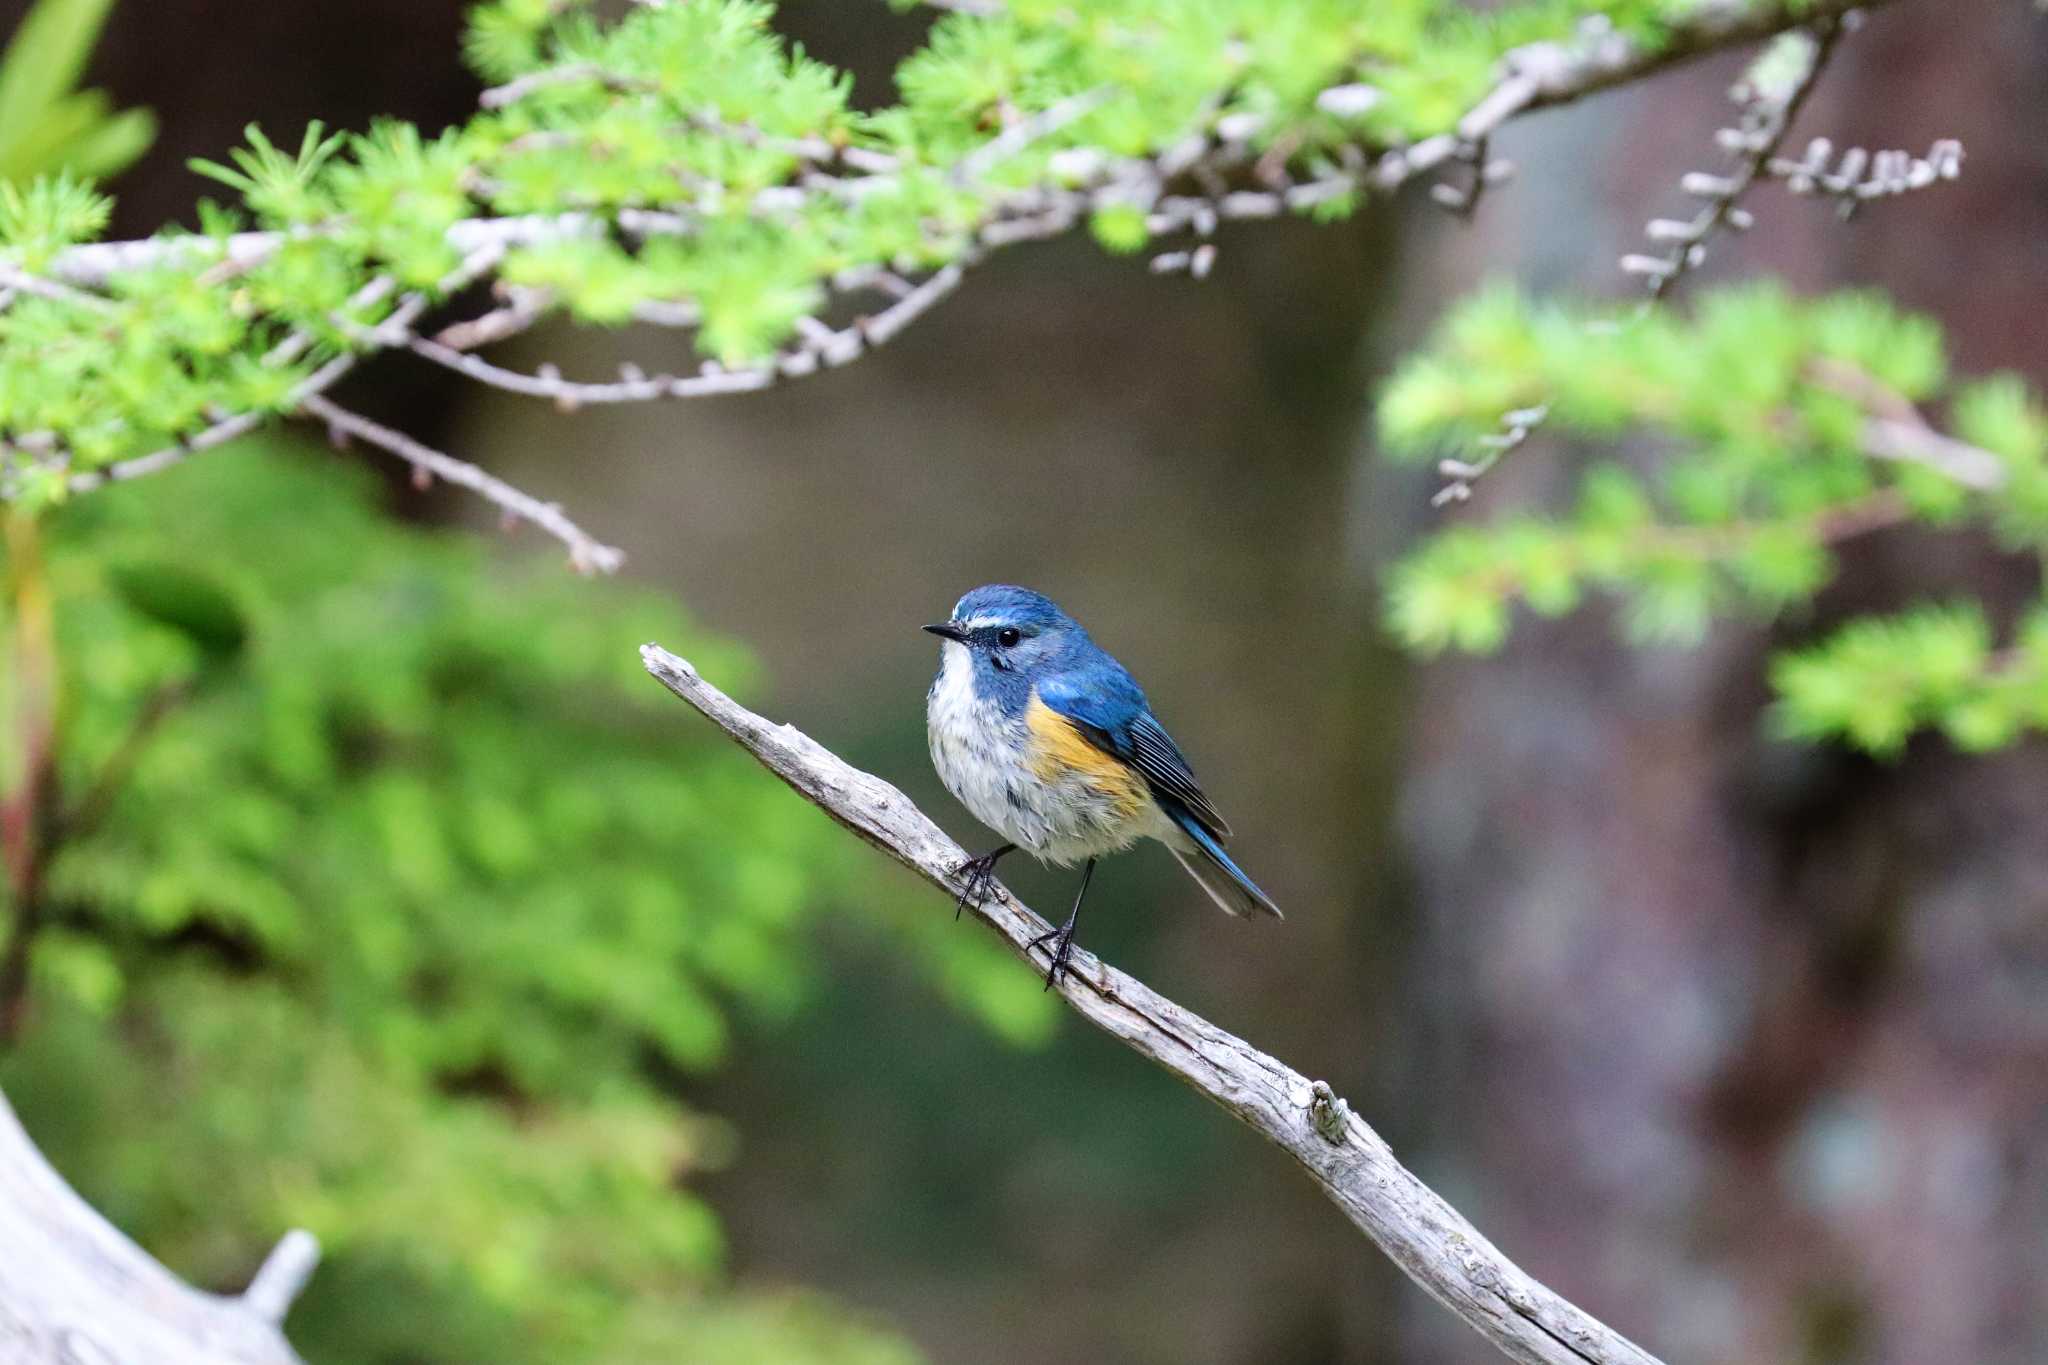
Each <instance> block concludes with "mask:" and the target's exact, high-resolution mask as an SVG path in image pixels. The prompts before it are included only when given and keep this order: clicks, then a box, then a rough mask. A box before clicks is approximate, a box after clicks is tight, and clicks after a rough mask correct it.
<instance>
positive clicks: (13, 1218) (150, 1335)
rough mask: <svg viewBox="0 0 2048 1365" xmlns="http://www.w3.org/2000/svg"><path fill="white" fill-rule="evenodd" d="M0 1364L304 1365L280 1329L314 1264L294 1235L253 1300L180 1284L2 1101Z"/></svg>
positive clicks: (313, 1246) (315, 1246)
mask: <svg viewBox="0 0 2048 1365" xmlns="http://www.w3.org/2000/svg"><path fill="white" fill-rule="evenodd" d="M0 1208H4V1209H6V1210H7V1230H6V1234H5V1235H4V1236H0V1360H4V1361H6V1362H9V1365H14V1362H20V1363H21V1365H31V1363H33V1365H43V1362H46V1361H121V1362H135V1365H141V1363H142V1362H147V1363H148V1365H300V1361H299V1357H298V1355H297V1354H296V1353H294V1352H293V1350H292V1348H291V1346H290V1345H289V1344H287V1343H286V1341H285V1339H284V1336H283V1334H282V1333H280V1332H279V1331H278V1329H277V1323H278V1320H279V1319H280V1318H281V1317H283V1315H284V1310H285V1309H286V1307H288V1306H289V1304H290V1302H291V1299H292V1297H293V1295H294V1294H296V1292H297V1290H298V1288H299V1286H301V1285H303V1284H304V1283H305V1278H306V1276H307V1275H308V1274H310V1273H311V1272H312V1268H313V1264H314V1262H315V1261H317V1260H318V1259H319V1254H320V1252H319V1243H317V1242H315V1241H314V1240H313V1238H312V1235H311V1234H309V1233H305V1232H292V1233H289V1234H287V1235H286V1237H285V1239H284V1240H283V1241H281V1242H279V1243H278V1246H277V1250H276V1251H274V1252H272V1253H271V1255H270V1258H269V1259H268V1260H266V1261H265V1262H264V1266H263V1269H262V1270H261V1271H259V1272H258V1273H257V1276H256V1280H255V1282H254V1283H252V1284H251V1285H250V1287H249V1293H248V1294H246V1295H244V1296H242V1297H240V1298H224V1297H221V1296H219V1295H215V1294H206V1293H202V1292H200V1291H199V1290H196V1289H193V1288H192V1287H191V1286H189V1285H187V1284H185V1283H184V1282H183V1281H181V1280H179V1279H178V1277H177V1276H175V1275H173V1274H171V1272H170V1271H168V1270H166V1269H164V1268H163V1267H162V1266H161V1265H159V1264H157V1262H156V1261H155V1260H153V1259H152V1258H151V1257H150V1255H149V1253H148V1252H146V1251H144V1250H142V1248H140V1247H138V1246H136V1245H135V1243H133V1242H131V1241H129V1240H128V1239H127V1238H126V1237H124V1236H122V1235H121V1233H120V1232H119V1230H117V1229H116V1228H115V1227H114V1225H113V1224H111V1223H109V1222H107V1220H106V1219H104V1218H102V1217H100V1215H99V1214H98V1213H96V1212H94V1210H93V1209H92V1207H91V1206H90V1205H88V1204H87V1203H86V1202H85V1201H84V1200H83V1199H80V1198H79V1197H78V1194H77V1192H76V1191H74V1190H73V1189H72V1188H71V1187H70V1186H69V1185H67V1184H65V1183H64V1179H63V1177H62V1176H60V1175H58V1174H57V1172H56V1171H54V1170H53V1169H51V1167H50V1164H49V1163H48V1162H47V1161H45V1160H43V1156H42V1153H40V1152H38V1151H37V1150H36V1148H35V1144H34V1143H32V1142H31V1141H29V1137H28V1134H27V1133H26V1132H25V1131H23V1129H22V1126H21V1123H20V1121H19V1120H18V1119H16V1118H15V1116H14V1110H13V1109H12V1108H10V1107H9V1106H8V1104H7V1101H6V1099H5V1097H4V1096H0Z"/></svg>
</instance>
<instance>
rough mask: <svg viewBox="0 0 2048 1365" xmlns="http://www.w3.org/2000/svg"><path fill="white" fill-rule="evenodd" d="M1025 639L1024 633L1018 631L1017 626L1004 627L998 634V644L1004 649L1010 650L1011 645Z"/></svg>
mask: <svg viewBox="0 0 2048 1365" xmlns="http://www.w3.org/2000/svg"><path fill="white" fill-rule="evenodd" d="M1023 638H1024V632H1022V631H1020V630H1018V629H1017V628H1016V627H1015V626H1004V627H1003V628H1002V629H1001V630H999V631H997V632H996V643H997V644H999V645H1001V646H1002V647H1003V648H1004V649H1008V648H1009V647H1010V646H1011V645H1014V644H1016V643H1017V642H1018V641H1019V640H1021V639H1023Z"/></svg>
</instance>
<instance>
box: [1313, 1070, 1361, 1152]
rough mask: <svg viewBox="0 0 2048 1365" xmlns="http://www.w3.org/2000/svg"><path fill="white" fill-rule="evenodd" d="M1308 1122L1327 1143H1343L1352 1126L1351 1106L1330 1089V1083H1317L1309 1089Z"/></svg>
mask: <svg viewBox="0 0 2048 1365" xmlns="http://www.w3.org/2000/svg"><path fill="white" fill-rule="evenodd" d="M1308 1094H1309V1099H1308V1121H1309V1123H1310V1124H1312V1125H1313V1126H1314V1127H1315V1130H1316V1132H1318V1133H1320V1134H1321V1135H1322V1137H1323V1139H1324V1140H1325V1141H1327V1142H1336V1143H1342V1142H1343V1141H1344V1139H1345V1137H1346V1135H1347V1133H1348V1131H1349V1129H1350V1126H1351V1106H1350V1105H1349V1104H1347V1103H1346V1102H1345V1100H1344V1097H1343V1096H1342V1095H1339V1094H1338V1093H1337V1092H1336V1091H1334V1090H1332V1089H1330V1083H1329V1082H1328V1081H1315V1082H1313V1083H1312V1084H1310V1086H1309V1088H1308Z"/></svg>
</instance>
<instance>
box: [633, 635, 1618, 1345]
mask: <svg viewBox="0 0 2048 1365" xmlns="http://www.w3.org/2000/svg"><path fill="white" fill-rule="evenodd" d="M640 656H641V658H642V660H643V661H644V662H645V663H646V665H647V670H648V672H650V673H652V674H653V675H654V676H655V678H656V679H658V680H659V681H660V682H661V683H662V685H663V686H665V687H667V688H668V689H669V690H670V691H671V692H673V693H675V694H676V695H677V696H678V697H681V698H682V699H683V700H684V701H686V702H688V703H690V705H692V706H694V707H695V708H696V709H697V710H698V711H699V712H701V713H702V714H703V715H704V716H705V717H706V718H707V719H709V720H710V721H711V722H712V723H713V724H715V725H717V726H718V727H719V728H720V729H721V730H723V731H725V733H726V734H728V735H730V736H731V737H732V738H733V739H735V740H737V741H738V742H739V743H740V744H741V745H742V746H743V747H744V748H746V749H747V750H748V751H749V752H750V753H752V754H753V755H754V757H755V758H757V759H759V760H760V761H761V763H762V764H763V765H764V766H765V767H767V768H768V770H769V771H770V772H773V773H774V774H775V775H776V776H778V777H780V778H781V779H782V780H783V781H785V782H787V783H788V784H789V785H790V786H792V787H794V788H795V789H796V790H797V792H798V793H799V794H800V795H802V796H803V797H804V798H805V799H806V800H808V801H810V802H811V803H812V804H814V805H816V806H818V807H819V808H820V809H821V810H823V811H824V812H825V813H826V814H827V815H830V816H831V817H832V818H833V819H835V820H837V821H838V822H839V823H840V824H842V825H845V826H846V827H847V828H848V829H850V830H852V831H853V832H854V834H856V835H857V836H859V837H860V838H862V839H864V840H866V841H867V842H868V843H870V844H873V845H874V846H875V847H876V848H878V849H880V850H882V851H883V852H884V853H887V854H888V855H889V856H890V857H892V858H894V859H896V861H898V862H900V863H902V864H903V865H904V866H905V867H908V868H910V869H911V870H912V871H913V872H916V873H918V874H919V875H920V876H922V877H923V878H924V879H925V880H926V881H928V882H930V883H931V884H932V885H933V886H935V887H937V888H939V889H940V890H941V891H942V892H944V893H945V899H946V900H948V901H950V900H952V899H954V898H955V897H956V896H958V895H959V893H960V892H961V890H962V887H961V884H960V875H959V869H960V867H961V865H962V864H963V863H964V862H965V861H966V857H967V854H966V851H965V850H964V849H962V848H961V847H960V846H959V845H958V844H956V843H954V842H953V841H952V840H951V839H950V838H948V837H946V834H945V833H944V831H942V830H940V829H939V827H938V826H937V825H934V824H933V823H932V822H931V821H930V820H929V819H928V818H926V816H925V815H924V813H923V812H922V811H920V810H919V809H918V808H917V807H916V806H915V805H913V804H912V803H911V801H910V800H909V798H908V797H906V796H904V795H903V793H902V792H900V791H898V790H896V788H894V787H892V786H890V785H889V784H888V783H886V782H884V781H883V780H882V779H880V778H878V777H876V776H874V775H873V774H870V773H865V772H862V771H860V770H859V769H857V768H854V767H852V766H851V765H849V764H848V763H846V762H845V761H844V760H842V759H840V758H839V757H838V756H837V755H835V754H833V753H832V752H831V751H829V750H827V749H826V748H824V747H823V746H822V745H820V744H818V743H817V742H816V741H815V740H813V739H811V738H810V737H808V736H806V735H804V734H803V733H801V732H800V731H798V730H796V729H795V728H794V727H792V726H788V725H775V724H772V723H770V722H769V721H767V720H765V719H763V718H762V717H760V716H758V715H755V714H754V713H753V712H752V711H749V710H747V709H746V708H745V707H743V706H741V705H739V704H738V703H737V702H735V701H733V700H732V699H731V698H730V697H728V696H726V695H725V694H724V693H723V692H720V691H719V690H718V689H717V688H716V687H713V686H712V685H711V684H710V683H708V682H706V681H705V680H704V679H703V678H702V677H700V676H699V675H698V674H697V672H696V670H695V669H693V668H691V667H690V665H689V664H688V663H686V662H685V661H683V660H682V659H679V658H677V657H676V656H675V655H673V654H671V653H669V652H668V651H667V650H665V649H662V648H661V647H660V646H659V645H651V644H650V645H646V646H644V647H643V648H642V649H641V651H640ZM934 904H935V905H936V904H938V902H937V901H935V902H934ZM976 913H977V914H978V915H979V916H980V917H981V918H982V920H983V921H985V922H986V923H987V924H988V925H989V926H990V927H992V928H993V929H995V930H996V932H997V933H999V934H1001V935H1002V936H1003V938H1004V939H1005V940H1006V941H1007V942H1008V943H1009V945H1010V947H1011V949H1012V950H1013V951H1015V952H1016V953H1017V954H1018V955H1019V956H1020V957H1023V956H1025V945H1026V944H1027V943H1029V942H1030V941H1031V940H1032V938H1033V937H1034V936H1035V935H1037V934H1039V933H1041V932H1042V931H1043V930H1044V929H1045V927H1046V926H1045V922H1044V921H1043V920H1041V919H1039V917H1038V916H1037V915H1035V914H1033V913H1032V912H1031V911H1030V910H1029V909H1028V908H1026V907H1025V906H1024V905H1023V904H1021V903H1020V902H1019V901H1017V900H1016V899H1015V898H1014V897H1012V896H1011V895H1010V894H1009V892H1008V891H1006V890H1004V889H1003V888H1001V887H1000V886H998V887H997V888H995V889H994V891H992V892H991V893H990V896H989V898H988V900H987V901H986V902H985V903H984V904H982V905H980V906H978V907H976ZM1058 989H1059V992H1060V994H1061V995H1062V996H1064V997H1065V998H1066V1001H1067V1003H1068V1004H1070V1005H1072V1006H1073V1008H1074V1009H1075V1011H1076V1012H1077V1013H1079V1014H1080V1015H1081V1016H1082V1017H1083V1018H1084V1019H1086V1020H1087V1021H1088V1022H1089V1023H1091V1024H1093V1025H1095V1026H1096V1027H1097V1028H1099V1029H1101V1030H1103V1031H1104V1032H1105V1033H1107V1034H1109V1035H1110V1036H1111V1037H1113V1038H1116V1039H1117V1040H1118V1041H1120V1042H1122V1043H1123V1044H1125V1045H1126V1046H1127V1047H1129V1048H1131V1049H1132V1050H1133V1051H1134V1052H1137V1053H1138V1054H1139V1055H1140V1056H1143V1057H1146V1058H1148V1059H1150V1060H1151V1061H1153V1062H1155V1063H1157V1064H1158V1065H1160V1066H1162V1067H1164V1068H1165V1069H1166V1070H1167V1071H1169V1072H1171V1073H1172V1074H1173V1075H1175V1076H1177V1077H1179V1078H1180V1079H1181V1080H1183V1081H1185V1082H1186V1083H1187V1084H1188V1085H1190V1086H1192V1087H1193V1088H1194V1089H1195V1090H1197V1091H1198V1092H1200V1093H1201V1094H1203V1095H1206V1096H1207V1097H1208V1098H1209V1099H1211V1100H1213V1101H1215V1102H1216V1103H1217V1104H1218V1105H1220V1106H1221V1107H1222V1108H1223V1109H1224V1110H1226V1111H1227V1112H1229V1113H1230V1114H1232V1115H1233V1116H1235V1117H1236V1118H1237V1119H1239V1120H1240V1121H1242V1122H1243V1123H1244V1124H1246V1125H1247V1126H1248V1127H1250V1128H1251V1129H1252V1130H1253V1131H1254V1132H1256V1133H1258V1134H1260V1135H1261V1136H1262V1137H1264V1138H1266V1139H1267V1140H1268V1141H1270V1142H1272V1143H1273V1144H1274V1145H1275V1146H1277V1147H1279V1148H1280V1149H1281V1150H1282V1151H1284V1152H1286V1153H1287V1154H1288V1155H1289V1156H1291V1157H1292V1158H1294V1160H1295V1161H1296V1162H1297V1163H1299V1164H1300V1165H1301V1167H1302V1169H1303V1170H1305V1171H1306V1172H1307V1173H1308V1175H1309V1178H1310V1179H1312V1180H1314V1181H1315V1182H1316V1184H1317V1185H1318V1186H1320V1187H1321V1188H1322V1190H1323V1192H1324V1193H1325V1194H1326V1195H1328V1196H1329V1198H1330V1199H1331V1201H1332V1202H1334V1203H1335V1204H1336V1205H1337V1206H1338V1208H1339V1209H1341V1210H1342V1211H1343V1212H1344V1215H1345V1216H1346V1217H1347V1218H1349V1219H1350V1220H1351V1221H1352V1222H1353V1223H1354V1224H1356V1225H1357V1226H1358V1227H1359V1228H1360V1229H1361V1230H1362V1231H1363V1232H1364V1233H1365V1234H1366V1235H1367V1236H1368V1237H1370V1238H1371V1239H1372V1240H1373V1242H1374V1243H1375V1244H1376V1245H1378V1246H1379V1248H1380V1249H1381V1250H1382V1251H1384V1252H1386V1253H1387V1255H1388V1256H1390V1257H1392V1258H1393V1260H1394V1262H1395V1264H1397V1265H1399V1266H1400V1267H1401V1269H1402V1270H1403V1271H1404V1272H1406V1273H1407V1274H1408V1276H1409V1277H1410V1278H1412V1279H1413V1280H1415V1282H1416V1283H1418V1284H1420V1285H1421V1286H1422V1287H1423V1288H1424V1289H1426V1290H1427V1291H1429V1293H1430V1294H1431V1295H1433V1296H1434V1297H1435V1298H1436V1299H1437V1300H1438V1301H1439V1302H1441V1303H1443V1304H1444V1305H1445V1306H1446V1307H1447V1308H1449V1309H1450V1310H1451V1311H1452V1312H1454V1313H1456V1314H1457V1315H1458V1316H1459V1317H1461V1318H1463V1319H1464V1320H1465V1321H1466V1322H1467V1323H1468V1324H1470V1325H1471V1326H1472V1327H1473V1329H1474V1330H1476V1331H1478V1332H1479V1333H1480V1334H1481V1335H1482V1336H1484V1337H1485V1338H1486V1339H1487V1340H1488V1341H1490V1342H1491V1343H1493V1345H1494V1346H1495V1347H1497V1348H1498V1349H1499V1350H1500V1351H1502V1352H1503V1353H1505V1354H1506V1355H1507V1356H1508V1357H1509V1358H1511V1359H1514V1360H1517V1361H1522V1362H1525V1363H1526V1365H1592V1363H1593V1362H1599V1363H1600V1365H1656V1361H1655V1359H1654V1357H1652V1356H1650V1355H1649V1354H1648V1353H1646V1352H1645V1351H1643V1350H1642V1349H1641V1348H1640V1347H1638V1346H1636V1345H1635V1344H1634V1343H1633V1342H1631V1341H1629V1340H1628V1339H1627V1338H1625V1337H1623V1336H1622V1335H1621V1334H1620V1333H1618V1332H1616V1331H1614V1330H1613V1329H1612V1328H1610V1327H1608V1326H1606V1325H1605V1324H1604V1323H1601V1322H1599V1321H1598V1320H1596V1319H1594V1318H1593V1317H1591V1316H1590V1315H1588V1314H1587V1313H1585V1312H1584V1311H1583V1310H1581V1309H1579V1308H1577V1307H1575V1306H1574V1305H1572V1304H1570V1303H1568V1302H1566V1301H1565V1300H1564V1299H1562V1298H1560V1297H1558V1296H1557V1295H1556V1294H1554V1293H1552V1292H1551V1291H1550V1290H1548V1289H1546V1288H1544V1286H1543V1285H1541V1284H1539V1283H1537V1282H1536V1281H1535V1280H1534V1279H1531V1278H1530V1277H1529V1276H1528V1275H1527V1274H1526V1273H1524V1272H1523V1271H1522V1270H1521V1269H1520V1268H1519V1267H1518V1266H1516V1265H1515V1264H1514V1263H1513V1262H1512V1261H1510V1260H1508V1259H1507V1257H1505V1256H1503V1255H1502V1254H1501V1253H1500V1252H1499V1251H1498V1250H1497V1249H1495V1247H1494V1246H1493V1244H1492V1243H1490V1242H1488V1241H1487V1240H1486V1238H1485V1237H1483V1236H1481V1235H1480V1233H1479V1231H1478V1229H1476V1228H1474V1227H1473V1226H1472V1225H1471V1224H1470V1223H1468V1222H1466V1221H1465V1219H1464V1218H1463V1217H1462V1216H1461V1215H1460V1214H1459V1213H1458V1212H1457V1210H1455V1209H1453V1208H1452V1207H1451V1206H1450V1205H1448V1204H1446V1203H1445V1202H1444V1201H1443V1200H1442V1199H1441V1198H1439V1197H1438V1196H1437V1195H1436V1193H1435V1192H1434V1191H1432V1190H1431V1189H1430V1188H1429V1187H1428V1186H1426V1185H1424V1184H1423V1183H1422V1182H1421V1181H1420V1180H1418V1179H1416V1177H1415V1176H1414V1174H1413V1173H1412V1172H1410V1171H1409V1170H1408V1169H1407V1168H1406V1167H1405V1166H1403V1165H1402V1164H1401V1163H1400V1162H1399V1161H1398V1160H1396V1159H1395V1157H1394V1154H1393V1152H1392V1150H1391V1149H1390V1148H1388V1146H1387V1144H1386V1142H1385V1141H1384V1140H1383V1139H1381V1137H1380V1136H1379V1135H1378V1134H1377V1133H1375V1132H1374V1131H1373V1130H1372V1128H1371V1127H1370V1126H1369V1125H1367V1124H1366V1123H1365V1121H1364V1120H1363V1119H1360V1118H1359V1117H1358V1116H1357V1115H1356V1114H1354V1113H1351V1112H1350V1109H1349V1106H1347V1105H1346V1104H1345V1103H1344V1101H1343V1100H1341V1099H1339V1098H1337V1097H1336V1095H1335V1094H1334V1093H1333V1092H1332V1091H1331V1089H1330V1087H1329V1086H1328V1085H1326V1084H1324V1083H1322V1082H1319V1081H1311V1080H1310V1079H1309V1078H1308V1077H1306V1076H1303V1075H1301V1074H1300V1073H1299V1072H1296V1071H1294V1070H1293V1069H1291V1068H1290V1067H1288V1066H1286V1065H1285V1064H1284V1063H1282V1062H1280V1061H1278V1060H1276V1059H1275V1058H1273V1057H1269V1056H1267V1055H1266V1054H1265V1053H1263V1052H1261V1051H1259V1050H1258V1049H1257V1048H1255V1047H1253V1046H1252V1045H1251V1044H1249V1043H1247V1042H1245V1041H1244V1040H1243V1039H1241V1038H1237V1037H1234V1036H1232V1035H1231V1034H1229V1033H1227V1032H1225V1031H1224V1030H1222V1029H1220V1028H1218V1027H1216V1025H1214V1024H1212V1023H1210V1022H1209V1021H1207V1020H1206V1019H1203V1018H1201V1017H1199V1016H1197V1015H1195V1014H1193V1013H1192V1012H1190V1011H1188V1010H1185V1009H1182V1008H1181V1007H1180V1006H1179V1005H1176V1004H1174V1003H1173V1002H1172V1001H1171V1000H1168V999H1166V998H1165V997H1164V996H1162V995H1160V994H1158V993H1157V992H1155V991H1153V990H1151V989H1150V988H1149V987H1147V986H1146V985H1144V984H1143V983H1142V982H1139V981H1137V980H1135V979H1133V978H1132V977H1129V976H1126V975H1125V974H1124V973H1122V972H1120V971H1118V970H1117V969H1116V968H1114V967H1111V966H1109V965H1108V964H1106V963H1104V962H1102V961H1101V960H1100V959H1098V958H1096V957H1095V956H1094V955H1093V954H1091V953H1087V952H1083V951H1077V952H1076V954H1075V960H1074V965H1073V970H1072V971H1071V972H1070V973H1069V974H1068V975H1066V976H1065V977H1064V978H1063V979H1062V981H1061V984H1060V985H1059V988H1058Z"/></svg>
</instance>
